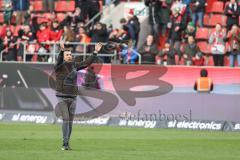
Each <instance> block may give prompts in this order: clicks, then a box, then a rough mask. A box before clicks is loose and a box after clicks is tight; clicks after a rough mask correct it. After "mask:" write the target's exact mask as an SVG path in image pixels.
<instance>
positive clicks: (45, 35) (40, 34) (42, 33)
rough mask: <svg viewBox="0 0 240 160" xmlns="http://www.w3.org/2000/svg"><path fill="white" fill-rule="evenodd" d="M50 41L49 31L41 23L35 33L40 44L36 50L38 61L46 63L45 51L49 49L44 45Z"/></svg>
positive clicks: (44, 24)
mask: <svg viewBox="0 0 240 160" xmlns="http://www.w3.org/2000/svg"><path fill="white" fill-rule="evenodd" d="M49 40H50V30H49V28H47V26H46V23H42V24H41V25H40V30H39V31H37V41H38V42H39V43H40V48H39V50H38V60H39V61H46V60H47V59H48V56H46V53H47V50H48V49H49V45H47V44H44V43H43V42H45V43H49Z"/></svg>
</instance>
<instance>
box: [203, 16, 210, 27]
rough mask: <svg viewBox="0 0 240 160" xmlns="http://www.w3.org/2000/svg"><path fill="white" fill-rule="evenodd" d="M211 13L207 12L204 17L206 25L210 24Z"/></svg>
mask: <svg viewBox="0 0 240 160" xmlns="http://www.w3.org/2000/svg"><path fill="white" fill-rule="evenodd" d="M209 19H210V17H209V15H207V14H205V15H204V17H203V24H204V26H209Z"/></svg>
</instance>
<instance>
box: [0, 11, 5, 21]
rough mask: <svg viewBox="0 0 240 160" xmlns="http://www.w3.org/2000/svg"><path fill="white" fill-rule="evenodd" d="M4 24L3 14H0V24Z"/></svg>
mask: <svg viewBox="0 0 240 160" xmlns="http://www.w3.org/2000/svg"><path fill="white" fill-rule="evenodd" d="M3 22H4V16H3V13H2V12H1V13H0V23H3Z"/></svg>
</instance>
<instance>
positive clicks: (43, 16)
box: [0, 0, 240, 64]
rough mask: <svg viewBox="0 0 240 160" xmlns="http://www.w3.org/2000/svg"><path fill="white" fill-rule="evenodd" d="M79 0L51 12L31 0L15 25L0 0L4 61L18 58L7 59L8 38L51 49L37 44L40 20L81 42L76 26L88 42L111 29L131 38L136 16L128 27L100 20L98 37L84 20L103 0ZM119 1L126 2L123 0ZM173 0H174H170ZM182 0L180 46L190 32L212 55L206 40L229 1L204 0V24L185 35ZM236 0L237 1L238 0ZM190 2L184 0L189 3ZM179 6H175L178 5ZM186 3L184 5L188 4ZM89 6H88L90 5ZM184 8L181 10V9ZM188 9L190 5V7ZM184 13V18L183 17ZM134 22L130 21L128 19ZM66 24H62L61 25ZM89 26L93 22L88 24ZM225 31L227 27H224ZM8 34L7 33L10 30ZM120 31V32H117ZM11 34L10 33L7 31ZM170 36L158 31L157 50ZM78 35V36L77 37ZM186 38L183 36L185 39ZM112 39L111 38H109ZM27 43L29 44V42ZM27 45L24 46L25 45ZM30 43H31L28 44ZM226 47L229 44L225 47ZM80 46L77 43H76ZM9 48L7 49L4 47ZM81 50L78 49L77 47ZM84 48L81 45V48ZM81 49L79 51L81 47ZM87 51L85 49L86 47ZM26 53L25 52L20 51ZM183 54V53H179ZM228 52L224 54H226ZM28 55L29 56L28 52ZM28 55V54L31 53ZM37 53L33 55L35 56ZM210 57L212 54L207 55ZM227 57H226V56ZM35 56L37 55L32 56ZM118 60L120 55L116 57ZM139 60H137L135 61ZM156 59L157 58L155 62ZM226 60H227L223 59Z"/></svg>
mask: <svg viewBox="0 0 240 160" xmlns="http://www.w3.org/2000/svg"><path fill="white" fill-rule="evenodd" d="M135 1H136V2H143V1H141V0H135ZM76 2H78V1H74V0H56V1H55V4H54V5H55V7H54V12H49V11H44V4H43V1H42V0H30V7H29V10H28V11H27V13H26V15H25V22H24V24H21V25H16V13H15V12H12V13H13V14H12V16H11V20H10V24H7V23H6V20H5V17H4V15H5V14H6V6H5V4H4V1H3V0H0V6H2V9H1V12H0V24H1V25H0V37H1V39H2V41H3V42H2V43H3V46H4V47H3V48H0V49H1V54H2V58H3V60H5V61H8V60H17V58H15V59H7V58H6V57H7V56H6V55H7V54H8V53H6V52H4V51H5V50H6V49H7V48H9V44H8V43H10V42H17V41H18V42H19V41H21V42H27V43H31V42H34V43H35V46H36V47H35V51H34V52H35V53H34V54H39V53H38V52H37V49H40V48H42V49H43V50H45V51H46V53H48V52H51V50H52V46H51V45H46V44H45V45H43V44H38V43H37V42H38V41H37V39H36V34H37V32H38V31H39V27H40V25H41V24H44V25H46V27H47V29H48V30H51V31H52V32H57V31H58V30H64V33H63V34H62V38H63V37H64V36H65V38H66V37H67V36H66V35H70V33H75V34H76V37H74V40H73V41H71V42H76V43H77V42H78V43H79V42H83V41H81V36H80V34H79V33H78V31H79V29H78V27H82V28H83V30H84V32H86V36H87V37H88V38H87V39H92V40H90V42H93V43H95V42H104V43H105V42H107V39H110V37H109V36H108V35H111V34H112V33H113V35H114V36H113V38H114V40H116V41H118V42H119V40H120V39H122V38H126V39H127V40H130V39H132V38H131V33H129V27H130V30H131V28H133V30H135V29H136V27H137V26H136V25H137V23H138V22H137V21H136V19H135V18H136V17H137V16H138V15H136V16H134V18H133V17H132V18H129V17H127V19H126V20H127V24H126V26H123V27H128V29H126V28H125V29H123V28H114V29H112V28H106V26H105V25H104V24H101V26H100V30H101V31H103V33H104V34H103V35H104V36H103V37H101V36H100V35H96V33H97V32H98V30H97V31H96V30H93V29H92V27H90V26H85V24H87V22H89V21H91V20H90V19H89V17H92V14H93V13H98V12H100V10H102V9H103V8H104V7H103V5H104V4H105V2H104V1H99V2H97V3H95V2H94V1H91V0H90V1H87V3H86V4H83V3H79V2H78V3H76ZM122 2H126V1H122ZM172 2H174V1H172ZM184 2H185V1H183V3H181V4H180V3H179V4H178V3H177V5H176V6H178V5H179V6H180V10H181V12H180V18H181V19H183V20H184V21H185V23H186V24H185V26H184V24H181V25H183V26H184V28H181V30H182V33H181V36H182V37H183V38H182V41H181V42H180V46H184V45H185V44H186V38H187V36H188V35H191V34H193V35H194V37H195V39H196V41H197V45H198V46H199V48H200V50H201V52H203V54H204V55H205V56H207V57H211V46H210V45H209V44H208V39H209V36H210V34H211V33H212V31H213V30H214V29H212V28H214V27H215V26H216V24H218V23H219V24H221V25H222V26H223V27H227V22H228V21H227V15H226V14H225V8H226V6H228V5H229V3H230V2H229V1H220V0H211V1H210V0H207V1H206V3H207V4H206V6H205V13H204V18H203V24H204V27H203V28H201V27H199V24H198V23H197V26H194V27H195V31H194V32H193V33H187V35H185V34H186V33H185V30H186V29H187V24H188V22H191V16H190V14H189V13H188V9H186V8H185V9H183V8H182V6H184V5H185V6H186V4H184ZM238 3H239V2H238ZM84 5H88V6H91V7H86V6H84ZM168 5H169V4H165V3H164V2H161V3H160V10H161V7H165V8H166V7H169V6H168ZM188 5H189V4H187V6H188ZM179 6H178V7H179ZM187 6H186V7H187ZM76 8H80V11H79V12H80V13H77V12H78V11H76ZM86 8H88V9H86ZM89 8H91V9H89ZM167 9H170V12H169V13H170V14H171V15H170V16H172V13H173V10H171V9H172V7H171V6H170V7H169V8H167ZM182 9H183V10H182ZM190 10H191V9H190ZM100 15H101V14H100ZM185 15H186V18H185ZM54 21H58V22H57V23H59V24H58V27H57V28H55V29H53V28H52V25H53V22H54ZM98 21H99V18H96V19H95V20H94V21H93V22H94V23H95V24H96V23H97V22H98ZM130 22H131V23H132V24H134V25H135V26H134V25H131V23H130ZM239 22H240V18H239ZM24 25H30V26H31V27H30V28H31V31H30V32H31V34H30V33H25V32H24ZM64 26H65V27H64ZM66 26H69V27H70V28H71V29H70V28H67V27H66ZM91 26H92V25H91ZM7 30H10V31H11V36H12V37H8V36H7V32H6V31H7ZM226 32H227V31H226ZM9 34H10V33H9ZM23 35H24V36H26V35H28V36H27V37H28V38H27V40H26V39H25V40H23V39H22V36H23ZM119 35H120V36H119ZM9 36H10V35H9ZM169 36H170V30H169V29H167V32H166V34H165V35H164V36H163V35H161V36H160V35H159V36H158V37H160V38H159V39H160V40H159V44H157V45H158V49H159V51H161V49H162V48H163V47H164V44H165V42H167V41H171V39H169ZM79 38H80V39H79ZM184 39H185V40H184ZM111 40H113V39H111ZM46 42H51V43H53V41H51V40H50V39H49V40H47V41H46ZM84 45H85V48H88V47H87V44H84ZM17 46H19V45H16V46H15V47H14V48H13V49H19V48H16V47H17ZM28 46H30V45H28ZM28 46H26V47H28ZM31 46H32V45H31ZM226 46H228V43H226ZM118 47H119V46H117V47H116V48H115V49H116V51H117V52H119V51H120V50H121V48H118ZM140 47H141V46H138V48H140ZM226 48H229V47H226ZM78 49H79V47H78ZM7 50H8V49H7ZM80 50H81V49H80ZM83 50H84V49H83ZM83 50H82V51H83ZM85 51H87V49H86V50H85ZM23 54H25V53H23ZM181 54H183V53H181ZM228 54H229V53H227V54H226V57H227V55H228ZM18 56H23V55H21V54H20V55H19V53H16V54H15V57H18ZM139 56H141V53H139ZM27 57H29V56H27ZM30 57H31V56H30ZM35 57H36V56H35ZM50 57H51V56H49V55H48V56H46V58H45V59H44V60H43V59H41V58H40V59H38V61H47V59H48V58H50ZM175 57H177V58H176V62H177V64H182V63H181V62H182V59H181V58H182V56H180V55H175ZM210 59H211V58H210ZM226 59H228V58H226ZM31 60H33V59H31V58H30V59H29V58H28V61H31ZM35 60H36V59H35ZM119 60H120V61H121V59H119ZM49 62H53V61H49ZM136 63H138V62H136ZM156 63H157V62H156ZM226 64H227V63H226Z"/></svg>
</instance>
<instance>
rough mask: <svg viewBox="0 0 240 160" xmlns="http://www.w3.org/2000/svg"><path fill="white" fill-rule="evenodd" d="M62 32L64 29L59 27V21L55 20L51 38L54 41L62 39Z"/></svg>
mask: <svg viewBox="0 0 240 160" xmlns="http://www.w3.org/2000/svg"><path fill="white" fill-rule="evenodd" d="M62 34H63V29H61V28H60V27H59V22H58V21H53V23H52V26H51V30H50V37H49V40H50V41H53V42H58V41H60V39H61V36H62Z"/></svg>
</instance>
